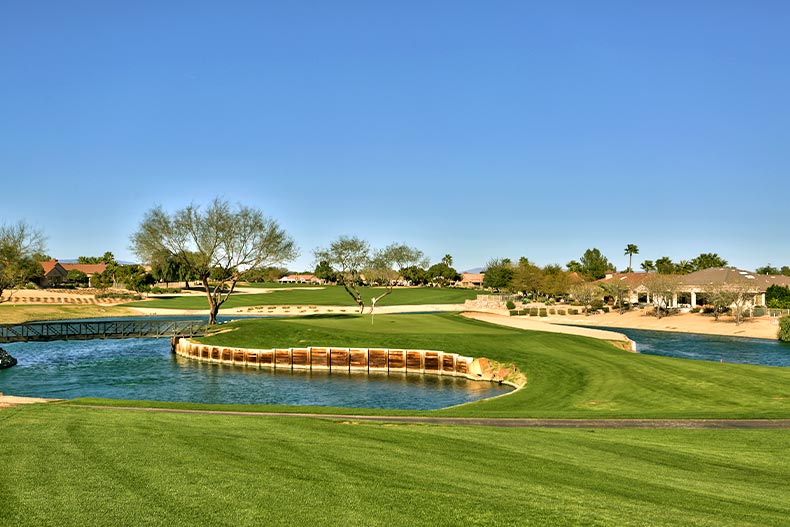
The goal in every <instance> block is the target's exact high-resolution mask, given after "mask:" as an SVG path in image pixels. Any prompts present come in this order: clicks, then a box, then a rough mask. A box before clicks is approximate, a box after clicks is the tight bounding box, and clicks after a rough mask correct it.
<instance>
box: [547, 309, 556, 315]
mask: <svg viewBox="0 0 790 527" xmlns="http://www.w3.org/2000/svg"><path fill="white" fill-rule="evenodd" d="M556 313H557V310H556V309H549V315H554V314H556Z"/></svg>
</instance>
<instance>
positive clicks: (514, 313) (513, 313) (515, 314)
mask: <svg viewBox="0 0 790 527" xmlns="http://www.w3.org/2000/svg"><path fill="white" fill-rule="evenodd" d="M508 313H510V316H511V317H515V316H517V315H518V309H510V310H508Z"/></svg>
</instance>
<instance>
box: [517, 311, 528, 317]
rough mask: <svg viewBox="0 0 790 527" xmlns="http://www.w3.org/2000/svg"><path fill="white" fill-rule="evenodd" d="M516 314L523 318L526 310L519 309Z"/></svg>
mask: <svg viewBox="0 0 790 527" xmlns="http://www.w3.org/2000/svg"><path fill="white" fill-rule="evenodd" d="M518 314H519V315H521V316H524V315H526V314H527V310H526V309H519V310H518Z"/></svg>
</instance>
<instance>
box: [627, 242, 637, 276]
mask: <svg viewBox="0 0 790 527" xmlns="http://www.w3.org/2000/svg"><path fill="white" fill-rule="evenodd" d="M624 254H627V255H628V272H629V273H631V272H633V271H634V268H633V267H631V263H632V261H633V258H634V255H635V254H639V247H637V246H636V245H634V244H633V243H629V244H628V245H626V246H625V253H624Z"/></svg>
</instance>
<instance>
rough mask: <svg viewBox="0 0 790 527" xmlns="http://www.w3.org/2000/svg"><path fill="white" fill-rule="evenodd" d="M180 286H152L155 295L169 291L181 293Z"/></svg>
mask: <svg viewBox="0 0 790 527" xmlns="http://www.w3.org/2000/svg"><path fill="white" fill-rule="evenodd" d="M180 292H181V288H180V287H159V286H154V287H152V288H151V293H153V294H155V295H161V294H167V293H180Z"/></svg>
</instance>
